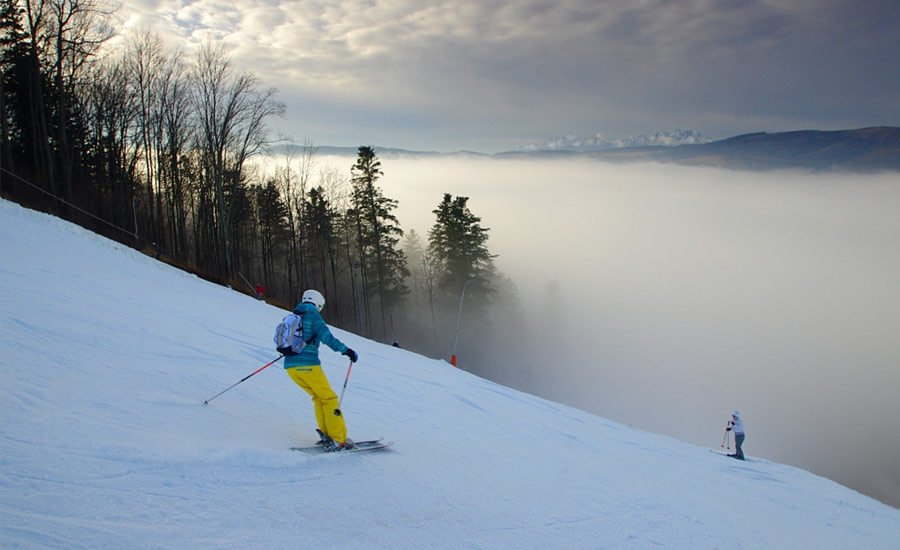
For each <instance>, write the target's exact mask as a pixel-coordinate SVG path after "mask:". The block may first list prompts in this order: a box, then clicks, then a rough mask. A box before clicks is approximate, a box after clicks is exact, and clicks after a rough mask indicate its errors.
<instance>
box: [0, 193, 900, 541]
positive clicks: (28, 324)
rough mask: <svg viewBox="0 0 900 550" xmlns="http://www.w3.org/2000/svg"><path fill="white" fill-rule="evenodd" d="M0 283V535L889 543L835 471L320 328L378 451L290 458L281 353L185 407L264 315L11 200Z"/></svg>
mask: <svg viewBox="0 0 900 550" xmlns="http://www.w3.org/2000/svg"><path fill="white" fill-rule="evenodd" d="M0 284H2V293H0V315H2V331H0V345H2V348H0V361H2V380H0V459H2V462H0V466H2V468H0V547H3V548H66V549H70V548H91V549H98V548H288V547H294V548H338V547H343V548H649V547H656V546H660V547H664V548H692V549H698V548H816V549H823V548H840V549H845V548H867V549H876V548H885V549H887V548H891V549H896V548H898V545H900V510H897V509H895V508H892V507H890V506H887V505H885V504H882V503H880V502H878V501H876V500H874V499H872V498H869V497H866V496H864V495H861V494H859V493H857V492H855V491H853V490H850V489H848V488H846V487H843V486H841V485H839V484H837V483H834V482H832V481H830V480H827V479H824V478H822V477H818V476H815V475H813V474H811V473H808V472H806V471H803V470H800V469H797V468H794V467H790V466H784V465H781V464H776V463H772V462H769V461H766V460H762V459H758V458H753V457H751V458H753V460H752V461H750V462H746V463H741V462H738V461H735V460H732V459H729V458H726V457H723V456H720V455H717V454H714V453H711V452H709V449H705V448H701V447H697V446H694V445H689V444H686V443H683V442H680V441H677V440H674V439H671V438H668V437H664V436H660V435H655V434H650V433H645V432H640V431H637V430H634V429H631V428H628V427H626V426H623V425H620V424H617V423H615V422H611V421H609V420H605V419H603V418H600V417H597V416H594V415H591V414H588V413H585V412H582V411H579V410H576V409H573V408H571V407H567V406H564V405H560V404H557V403H553V402H550V401H547V400H545V399H541V398H538V397H534V396H531V395H528V394H524V393H521V392H518V391H515V390H511V389H508V388H506V387H503V386H500V385H497V384H495V383H492V382H490V381H487V380H483V379H480V378H478V377H475V376H473V375H471V374H469V373H466V372H464V371H461V370H457V369H455V368H453V367H451V366H450V365H449V364H448V363H446V362H444V361H437V360H432V359H428V358H425V357H422V356H420V355H416V354H414V353H411V352H408V351H405V350H401V349H397V348H393V347H390V346H385V345H381V344H377V343H375V342H372V341H369V340H365V339H363V338H360V337H358V336H356V335H354V334H351V333H348V332H345V331H342V330H337V329H335V330H334V333H335V335H336V336H338V338H340V339H341V340H343V341H344V342H345V343H347V344H348V345H349V346H350V347H352V348H354V349H356V350H357V351H358V352H359V354H360V362H359V363H358V364H357V365H355V366H354V368H353V371H352V375H351V378H350V381H349V384H348V386H347V391H346V394H345V398H344V406H343V409H344V412H345V415H346V418H347V421H348V425H349V429H350V436H351V437H354V438H357V439H367V438H370V437H372V436H385V437H386V438H387V439H390V440H393V441H394V442H395V444H394V446H393V447H392V448H391V449H390V450H387V451H382V452H372V453H358V454H350V455H321V456H310V455H307V454H304V453H297V452H291V451H289V450H288V447H290V446H292V445H305V444H312V443H313V442H314V437H313V429H314V421H313V415H312V409H311V405H310V403H309V399H308V398H307V397H306V395H305V394H304V393H303V392H302V391H301V390H300V389H299V388H298V387H296V386H295V385H294V384H293V382H291V380H290V379H289V378H288V377H287V375H286V374H285V373H284V372H282V367H281V365H280V363H279V364H276V365H274V366H272V367H270V368H268V369H266V370H263V371H262V372H260V373H259V374H257V375H256V376H254V377H252V378H250V379H249V380H247V381H246V382H244V383H243V384H240V385H238V386H237V387H235V388H234V389H232V390H231V391H229V392H227V393H225V394H224V395H222V396H221V397H218V398H217V399H215V400H213V401H212V402H210V404H209V406H203V405H202V403H203V401H204V400H205V399H207V398H209V397H210V396H212V395H215V394H216V393H218V392H219V391H221V390H222V389H224V388H226V387H228V386H229V385H231V384H233V383H235V382H237V381H238V380H240V379H241V378H243V377H244V376H246V375H247V374H249V373H251V372H253V371H254V370H256V369H257V368H258V367H260V366H262V365H263V364H265V363H266V362H268V361H270V360H271V359H273V358H274V357H276V356H277V353H275V352H273V350H272V349H271V333H272V330H273V327H274V324H275V323H277V321H278V320H279V319H280V317H281V316H282V314H283V313H284V312H283V311H281V310H279V309H277V308H275V307H272V306H269V305H266V304H264V303H261V302H257V301H255V300H253V299H252V298H250V297H248V296H245V295H243V294H240V293H237V292H233V291H231V290H228V289H226V288H222V287H220V286H216V285H213V284H211V283H208V282H205V281H203V280H201V279H198V278H197V277H194V276H192V275H189V274H186V273H183V272H180V271H178V270H176V269H173V268H171V267H169V266H166V265H163V264H161V263H158V262H156V261H155V260H153V259H151V258H148V257H146V256H144V255H142V254H140V253H138V252H136V251H133V250H131V249H128V248H126V247H124V246H122V245H119V244H116V243H114V242H112V241H109V240H107V239H104V238H101V237H99V236H97V235H94V234H92V233H89V232H87V231H85V230H83V229H81V228H78V227H76V226H74V225H71V224H69V223H66V222H63V221H61V220H59V219H56V218H53V217H50V216H47V215H44V214H40V213H36V212H33V211H29V210H25V209H23V208H21V207H19V206H17V205H15V204H12V203H10V202H7V201H0ZM324 314H325V317H326V320H327V318H328V309H327V306H326V309H325V311H324ZM322 359H323V364H324V366H325V369H326V372H327V374H328V376H329V377H330V379H331V381H332V385H333V386H334V387H335V388H336V389H337V390H338V391H340V386H341V384H342V383H343V380H344V375H345V373H346V369H347V366H348V363H347V360H346V358H345V357H342V356H340V355H338V354H336V353H333V352H331V351H330V350H327V349H326V350H323V351H322ZM639 398H640V396H635V399H639ZM648 406H649V405H648ZM715 437H716V436H715V434H712V435H711V439H715ZM713 444H715V443H713ZM748 447H749V446H748ZM751 448H752V447H751Z"/></svg>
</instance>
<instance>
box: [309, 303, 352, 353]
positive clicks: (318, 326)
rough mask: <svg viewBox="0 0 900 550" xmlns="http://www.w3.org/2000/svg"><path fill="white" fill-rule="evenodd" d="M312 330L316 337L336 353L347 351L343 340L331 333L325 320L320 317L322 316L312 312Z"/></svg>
mask: <svg viewBox="0 0 900 550" xmlns="http://www.w3.org/2000/svg"><path fill="white" fill-rule="evenodd" d="M311 328H312V332H313V334H315V335H316V338H317V339H318V340H319V341H320V342H322V343H324V344H325V345H326V346H328V347H329V348H331V349H333V350H334V351H336V352H338V353H344V352H345V351H347V346H346V345H344V343H343V342H341V341H340V340H338V339H337V338H335V337H334V335H333V334H331V331H330V330H329V329H328V325H326V324H325V320H324V319H322V316H321V315H319V314H318V312H317V313H316V314H314V315H313V316H312V327H311Z"/></svg>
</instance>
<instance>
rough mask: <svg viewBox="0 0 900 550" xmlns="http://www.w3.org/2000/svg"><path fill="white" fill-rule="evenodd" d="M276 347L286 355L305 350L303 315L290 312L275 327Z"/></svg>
mask: <svg viewBox="0 0 900 550" xmlns="http://www.w3.org/2000/svg"><path fill="white" fill-rule="evenodd" d="M274 340H275V349H276V350H278V351H279V352H280V353H282V354H283V355H285V356H291V355H297V354H298V353H300V352H301V351H303V348H304V346H306V342H304V341H303V317H302V316H300V315H298V314H296V313H288V314H287V315H285V316H284V319H282V320H281V322H280V323H278V326H277V327H275V338H274Z"/></svg>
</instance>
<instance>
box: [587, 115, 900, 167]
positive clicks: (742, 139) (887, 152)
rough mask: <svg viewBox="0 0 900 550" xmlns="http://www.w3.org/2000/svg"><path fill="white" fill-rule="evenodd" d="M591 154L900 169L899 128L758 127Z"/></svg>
mask: <svg viewBox="0 0 900 550" xmlns="http://www.w3.org/2000/svg"><path fill="white" fill-rule="evenodd" d="M590 156H591V157H592V158H596V159H600V160H606V161H617V162H639V161H643V162H648V161H649V162H671V163H676V164H685V165H691V166H714V167H721V168H732V169H746V170H771V169H790V168H799V169H807V170H823V171H824V170H846V171H852V172H859V171H863V172H866V171H882V170H900V128H897V127H891V126H878V127H872V128H859V129H854V130H835V131H820V130H800V131H793V132H778V133H772V134H770V133H766V132H760V133H755V134H745V135H741V136H735V137H732V138H728V139H724V140H721V141H713V142H710V143H704V144H696V145H694V144H688V145H680V146H677V147H667V148H664V147H643V148H642V147H638V148H626V149H616V150H609V151H601V152H594V153H590Z"/></svg>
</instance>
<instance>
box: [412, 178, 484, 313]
mask: <svg viewBox="0 0 900 550" xmlns="http://www.w3.org/2000/svg"><path fill="white" fill-rule="evenodd" d="M468 201H469V197H453V196H451V195H450V194H449V193H445V194H444V197H443V199H442V200H441V203H440V204H439V205H438V207H437V208H436V209H435V210H433V212H434V214H435V216H436V221H435V224H434V225H433V226H432V228H431V230H430V231H429V233H428V247H429V251H430V252H431V254H432V255H433V256H434V258H435V260H436V261H437V262H438V263H439V269H438V270H437V271H438V273H440V275H439V279H438V287H439V288H440V289H442V290H443V291H445V292H446V293H449V294H451V295H455V294H456V293H458V292H460V290H461V289H462V288H463V287H464V286H465V285H466V283H467V282H468V283H469V292H473V293H477V294H481V295H483V297H488V296H489V295H490V294H491V293H492V290H491V278H492V276H493V274H494V261H493V259H494V258H495V257H496V256H495V255H493V254H491V253H490V251H489V250H488V247H487V240H488V231H490V230H489V229H488V228H486V227H482V226H481V218H479V217H478V216H476V215H474V214H473V213H472V211H471V210H469V207H468Z"/></svg>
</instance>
